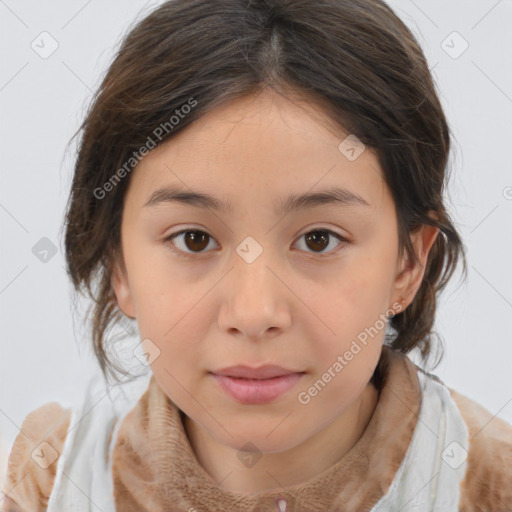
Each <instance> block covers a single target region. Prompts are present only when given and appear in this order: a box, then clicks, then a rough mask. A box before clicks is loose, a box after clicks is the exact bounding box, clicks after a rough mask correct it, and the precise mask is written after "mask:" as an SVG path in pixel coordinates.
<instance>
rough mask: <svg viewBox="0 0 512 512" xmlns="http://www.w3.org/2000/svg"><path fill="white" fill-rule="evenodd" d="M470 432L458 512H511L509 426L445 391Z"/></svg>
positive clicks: (511, 427) (511, 442) (511, 435)
mask: <svg viewBox="0 0 512 512" xmlns="http://www.w3.org/2000/svg"><path fill="white" fill-rule="evenodd" d="M448 390H449V391H450V394H451V396H452V399H453V400H454V402H455V404H456V405H457V407H458V409H459V411H460V413H461V415H462V418H463V419H464V422H465V423H466V426H467V427H468V431H469V450H468V458H467V469H466V474H465V476H464V480H463V481H462V483H461V498H460V503H459V507H460V511H461V512H480V511H482V512H483V511H485V512H505V511H511V510H512V425H509V424H508V423H507V422H506V421H504V420H502V419H501V418H498V417H496V416H493V415H492V414H491V413H490V412H489V411H488V410H487V409H485V408H484V407H482V406H481V405H480V404H478V403H477V402H475V401H473V400H471V399H470V398H468V397H466V396H464V395H461V394H460V393H458V392H456V391H454V390H453V389H451V388H448Z"/></svg>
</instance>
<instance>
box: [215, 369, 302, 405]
mask: <svg viewBox="0 0 512 512" xmlns="http://www.w3.org/2000/svg"><path fill="white" fill-rule="evenodd" d="M210 375H211V376H212V377H213V379H214V380H215V381H216V382H217V383H218V385H219V386H220V388H221V389H222V390H223V391H224V392H225V393H226V394H227V395H228V396H230V397H231V398H233V399H234V400H236V401H237V402H239V403H242V404H247V405H250V404H252V405H257V404H265V403H269V402H272V401H275V400H276V399H277V398H279V397H280V396H282V395H284V394H285V393H286V392H287V391H289V390H291V389H292V388H293V387H294V386H295V385H296V384H297V383H298V382H299V381H300V380H301V378H302V376H303V375H305V372H295V371H292V370H286V369H284V368H281V367H277V366H272V367H271V366H267V367H261V368H258V369H254V368H248V367H240V366H238V367H231V368H227V369H225V370H222V371H220V372H216V373H213V372H210Z"/></svg>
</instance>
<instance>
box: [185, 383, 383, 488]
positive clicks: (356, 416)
mask: <svg viewBox="0 0 512 512" xmlns="http://www.w3.org/2000/svg"><path fill="white" fill-rule="evenodd" d="M378 400H379V392H378V391H377V389H376V388H375V387H374V386H373V385H372V384H368V385H367V386H366V388H365V390H364V391H363V393H361V395H360V396H359V397H358V399H357V400H356V401H355V402H354V403H352V404H351V405H350V407H349V408H348V409H347V410H345V411H344V412H343V414H341V415H340V416H338V417H337V418H336V419H335V420H334V421H333V422H331V423H330V424H329V425H327V426H326V427H325V428H323V429H322V430H320V431H318V432H317V433H315V434H314V435H313V436H312V437H310V438H308V439H306V440H305V441H304V442H302V443H300V444H298V445H297V446H295V447H293V448H292V449H290V450H287V451H284V452H278V453H263V454H262V456H261V459H260V460H258V463H257V464H255V465H254V466H251V467H246V466H245V465H244V464H242V462H241V461H240V459H239V458H238V453H239V451H238V450H236V449H235V448H232V447H230V446H226V445H223V444H221V443H219V442H217V441H216V440H215V439H213V438H212V437H211V436H210V435H209V433H208V432H207V431H206V430H205V429H203V427H201V426H200V425H198V424H197V423H196V422H195V421H194V420H192V419H191V418H189V417H188V416H186V415H184V414H183V415H182V417H183V426H184V429H185V431H186V433H187V436H188V438H189V441H190V444H191V446H192V449H193V451H194V453H195V455H196V458H197V459H198V461H199V463H200V464H201V466H202V467H203V468H204V469H205V471H206V472H207V473H208V474H209V475H210V476H211V477H212V478H213V479H214V480H215V481H216V482H220V483H219V486H221V487H222V488H223V489H225V490H228V491H231V492H235V493H242V494H252V493H257V492H263V491H272V490H276V489H280V488H282V487H289V486H293V485H297V484H301V483H303V482H305V481H307V480H309V479H311V478H313V477H315V476H317V475H318V474H320V473H322V472H323V471H325V470H326V469H328V468H329V467H331V466H332V465H334V464H336V463H337V462H339V461H340V460H341V459H342V458H343V457H344V456H345V455H346V454H347V452H348V451H350V449H351V448H352V447H353V446H354V445H355V444H356V443H357V441H358V440H359V439H360V438H361V436H362V434H363V432H364V430H365V428H366V426H367V425H368V423H369V421H370V419H371V417H372V415H373V412H374V410H375V407H376V406H377V402H378ZM297 461H307V463H306V464H297Z"/></svg>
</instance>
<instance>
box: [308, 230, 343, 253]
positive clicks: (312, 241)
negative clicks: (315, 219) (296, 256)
mask: <svg viewBox="0 0 512 512" xmlns="http://www.w3.org/2000/svg"><path fill="white" fill-rule="evenodd" d="M302 239H304V240H305V245H306V247H307V249H310V251H309V252H311V251H312V252H313V253H316V254H318V255H320V256H324V254H323V253H324V252H327V253H329V254H330V253H336V252H337V251H338V250H340V249H334V250H329V251H325V249H326V248H327V247H329V246H330V245H331V241H332V240H333V239H337V240H338V241H339V242H340V243H339V244H338V246H339V245H342V246H343V245H344V244H343V243H341V242H347V240H346V239H345V238H343V237H342V236H341V235H338V234H337V233H334V232H333V231H330V230H328V229H315V230H313V231H309V232H308V233H305V234H304V235H302V236H301V237H300V240H302ZM306 252H308V251H306Z"/></svg>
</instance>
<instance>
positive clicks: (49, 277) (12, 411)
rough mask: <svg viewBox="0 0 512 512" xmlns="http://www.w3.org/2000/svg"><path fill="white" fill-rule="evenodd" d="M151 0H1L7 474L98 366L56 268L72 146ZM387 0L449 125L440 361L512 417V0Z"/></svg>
mask: <svg viewBox="0 0 512 512" xmlns="http://www.w3.org/2000/svg"><path fill="white" fill-rule="evenodd" d="M160 3H161V2H144V1H142V0H140V1H136V0H130V1H126V0H110V1H106V2H105V1H104V2H100V1H99V0H89V1H86V0H66V1H64V0H53V1H49V2H38V1H35V0H30V1H29V0H16V1H14V0H0V38H1V39H0V45H1V48H2V61H1V68H0V108H1V118H0V119H1V124H0V130H1V132H0V134H1V136H0V145H1V153H0V154H1V159H0V165H1V188H0V225H1V261H0V308H1V313H2V315H1V332H2V336H1V338H0V343H1V345H0V347H1V348H0V350H1V351H0V443H1V444H0V464H1V465H0V484H1V483H2V479H3V477H4V475H5V469H6V464H7V454H8V453H9V451H10V448H11V446H12V443H13V441H14V439H15V437H16V435H17V434H18V433H19V427H20V426H21V424H22V422H23V419H24V418H25V416H26V415H27V414H28V413H29V412H30V411H32V410H34V409H35V408H37V407H39V406H40V405H42V404H44V403H46V402H50V401H56V402H60V403H61V404H63V405H65V406H68V405H70V404H71V403H72V402H73V401H74V400H75V399H76V397H77V396H78V395H79V394H80V393H81V390H82V389H83V386H84V383H85V382H86V381H87V380H88V379H89V378H90V376H91V375H93V374H94V373H95V372H98V368H97V365H96V363H95V361H94V359H93V358H92V356H91V350H90V348H89V346H90V342H89V340H88V338H87V331H86V329H85V328H83V327H82V325H81V324H80V321H79V319H78V320H77V319H76V318H75V319H73V315H72V305H71V297H72V296H71V286H70V284H69V282H68V279H67V276H66V273H65V270H64V255H63V241H62V238H61V234H62V231H61V226H62V222H63V215H64V206H65V202H66V200H67V196H68V193H69V187H70V182H71V177H72V168H73V161H74V150H75V147H76V144H73V145H72V146H71V148H70V149H69V150H68V151H67V152H65V149H66V144H67V143H68V142H69V139H70V138H71V136H72V135H73V134H74V133H75V131H76V129H77V128H78V126H79V124H80V123H81V121H82V120H83V117H84V114H85V109H86V108H87V106H88V104H89V101H90V99H91V97H92V94H93V91H95V90H96V88H97V86H98V85H99V82H100V80H101V78H102V77H103V75H104V73H105V72H106V69H107V67H108V65H109V63H110V62H111V59H112V57H113V54H114V51H115V50H116V49H117V47H118V44H119V42H120V41H121V38H122V36H123V35H124V34H125V32H126V30H127V29H128V28H129V27H130V26H131V25H133V23H134V22H135V21H137V20H139V19H141V18H142V17H143V16H145V15H146V14H148V13H149V12H150V11H151V10H152V9H153V8H154V7H156V6H157V5H159V4H160ZM389 3H390V5H391V6H392V7H393V8H394V9H395V11H396V13H397V14H398V15H399V16H400V17H401V18H402V20H403V21H404V22H405V23H406V24H407V25H408V26H409V27H410V28H411V30H412V31H413V33H414V34H415V36H416V37H417V38H418V40H419V42H420V44H421V45H422V48H423V50H424V52H425V55H426V57H427V59H428V62H429V65H430V67H431V70H432V73H433V76H434V79H435V81H436V84H437V87H438V90H439V93H440V97H441V101H442V103H443V106H444V108H445V111H446V114H447V117H448V120H449V124H450V126H451V128H452V131H453V134H454V139H453V149H452V155H451V158H450V167H451V169H452V171H451V172H452V178H451V181H450V184H449V189H448V194H447V198H448V201H449V204H450V207H449V209H450V212H451V214H452V216H453V219H454V221H455V223H456V226H457V227H458V229H459V232H460V234H461V235H462V237H463V240H464V243H465V244H466V247H467V250H468V254H467V255H468V279H467V281H466V282H465V283H464V284H463V285H459V284H458V282H457V279H458V277H459V276H460V273H459V274H458V275H456V276H454V280H453V282H452V284H451V285H450V286H449V287H448V289H447V290H446V291H445V293H444V296H443V298H442V300H441V303H440V306H439V313H438V317H437V321H436V329H437V331H438V332H439V333H440V334H441V336H442V338H443V340H444V347H445V353H444V359H443V360H442V362H441V364H440V365H439V366H437V368H435V370H434V371H433V373H435V374H437V375H438V376H439V377H440V378H441V379H442V380H443V381H444V382H445V383H446V384H447V385H449V386H450V387H452V388H454V389H456V390H457V391H459V392H461V393H462V394H465V395H466V396H468V397H470V398H472V399H473V400H476V401H477V402H479V403H480V404H482V405H483V406H484V407H485V408H486V409H488V410H489V411H490V412H491V413H492V414H493V415H496V416H498V417H500V418H503V419H505V420H507V421H508V422H510V423H512V377H511V374H512V334H511V332H512V265H511V262H512V171H511V169H512V154H511V146H512V57H511V55H512V51H511V49H512V31H511V30H510V26H511V23H512V1H511V0H501V1H496V0H472V1H468V0H450V1H449V2H447V1H446V0H428V1H426V0H416V1H415V2H413V1H411V0H393V1H392V2H389ZM42 33H46V34H42ZM42 40H44V42H41V41H42ZM52 45H53V46H55V45H58V46H56V49H55V50H54V51H53V53H52V54H51V55H49V56H48V55H44V52H50V51H51V50H52V49H53V47H52ZM41 54H43V55H41ZM52 247H54V252H55V254H53V255H52ZM44 250H48V251H49V252H48V253H47V256H46V258H47V261H42V260H41V251H44ZM43 259H44V258H43ZM135 342H137V340H135ZM413 358H414V356H413Z"/></svg>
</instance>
